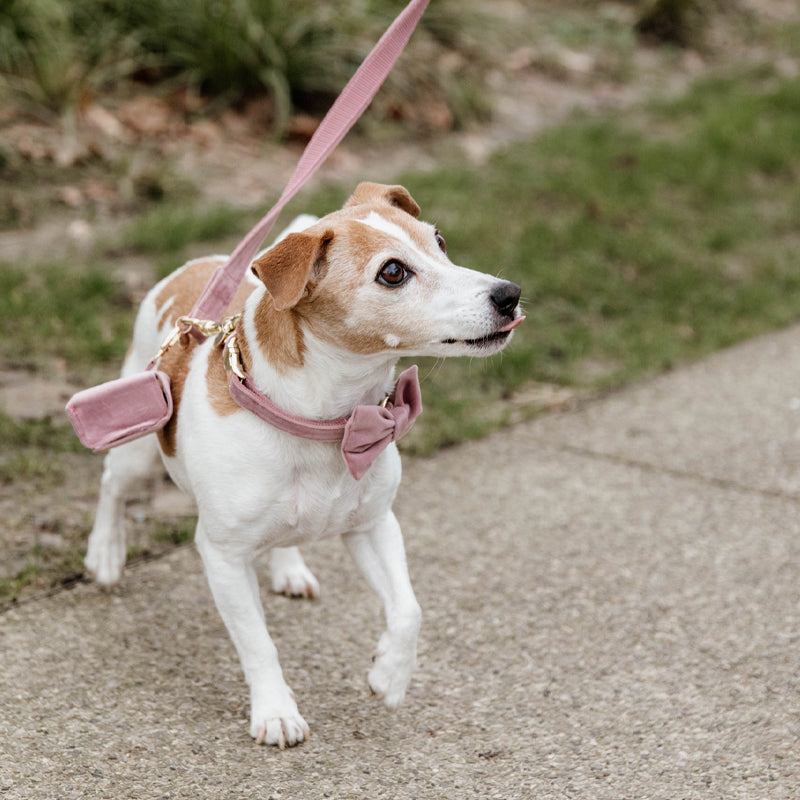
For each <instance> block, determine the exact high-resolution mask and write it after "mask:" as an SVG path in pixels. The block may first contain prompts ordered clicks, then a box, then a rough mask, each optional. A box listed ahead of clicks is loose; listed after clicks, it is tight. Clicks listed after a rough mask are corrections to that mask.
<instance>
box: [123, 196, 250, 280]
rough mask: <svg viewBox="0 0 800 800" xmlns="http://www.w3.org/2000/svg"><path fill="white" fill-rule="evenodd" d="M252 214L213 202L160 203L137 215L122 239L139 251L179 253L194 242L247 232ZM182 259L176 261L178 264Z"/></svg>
mask: <svg viewBox="0 0 800 800" xmlns="http://www.w3.org/2000/svg"><path fill="white" fill-rule="evenodd" d="M248 220H250V215H248V214H245V213H243V212H242V210H241V209H239V208H234V207H232V206H226V205H214V206H210V207H208V208H202V207H198V206H196V205H193V204H192V205H188V206H187V205H172V204H169V203H167V204H164V205H157V206H155V207H153V208H151V209H150V210H149V211H147V212H146V213H145V214H142V215H141V216H139V217H137V218H136V220H135V221H134V222H133V223H132V224H131V225H130V226H129V227H128V229H127V230H126V232H125V233H124V235H123V239H122V243H123V245H125V246H126V247H129V248H131V249H133V250H136V251H137V252H140V253H160V254H169V255H172V254H176V253H180V252H181V251H182V250H183V248H184V247H186V246H187V245H190V244H192V243H195V242H210V241H214V240H217V239H220V238H222V237H225V236H229V235H231V234H236V233H242V234H244V233H246V231H247V227H246V224H247V221H248ZM179 263H180V262H176V263H175V265H174V266H173V268H174V267H175V266H178V265H179Z"/></svg>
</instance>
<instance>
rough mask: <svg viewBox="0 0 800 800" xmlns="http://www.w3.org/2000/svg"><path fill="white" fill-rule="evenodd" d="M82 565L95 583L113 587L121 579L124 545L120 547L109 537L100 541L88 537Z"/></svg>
mask: <svg viewBox="0 0 800 800" xmlns="http://www.w3.org/2000/svg"><path fill="white" fill-rule="evenodd" d="M83 563H84V565H85V566H86V569H87V570H88V571H89V574H90V575H91V577H92V578H93V579H94V580H95V581H97V583H100V584H102V585H104V586H113V585H114V584H115V583H119V580H120V578H121V577H122V568H123V567H124V566H125V545H124V544H122V545H120V544H119V542H118V541H117V540H116V539H115V538H111V537H105V538H104V539H102V540H100V541H98V539H97V537H90V538H89V547H88V549H87V551H86V558H85V559H84V560H83Z"/></svg>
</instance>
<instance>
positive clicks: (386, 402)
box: [378, 394, 389, 408]
mask: <svg viewBox="0 0 800 800" xmlns="http://www.w3.org/2000/svg"><path fill="white" fill-rule="evenodd" d="M388 402H389V395H388V394H387V395H386V397H384V398H383V400H381V401H380V403H378V405H379V406H380V407H381V408H386V405H387V404H388Z"/></svg>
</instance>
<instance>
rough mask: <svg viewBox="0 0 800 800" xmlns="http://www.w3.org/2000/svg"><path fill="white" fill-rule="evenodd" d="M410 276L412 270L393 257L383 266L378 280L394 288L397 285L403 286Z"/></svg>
mask: <svg viewBox="0 0 800 800" xmlns="http://www.w3.org/2000/svg"><path fill="white" fill-rule="evenodd" d="M409 277H411V272H410V271H409V270H407V269H406V267H405V265H404V264H403V263H401V262H400V261H397V259H394V258H393V259H392V260H391V261H387V262H386V263H385V264H384V265H383V266H382V267H381V271H380V272H379V273H378V277H377V278H376V280H377V281H378V283H380V284H382V285H383V286H388V287H389V288H391V289H394V288H395V287H396V286H402V285H403V284H404V283H405V282H406V281H407V280H408V279H409Z"/></svg>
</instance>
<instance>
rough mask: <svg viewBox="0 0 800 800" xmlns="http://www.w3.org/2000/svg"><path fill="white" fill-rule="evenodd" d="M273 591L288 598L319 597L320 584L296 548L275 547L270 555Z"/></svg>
mask: <svg viewBox="0 0 800 800" xmlns="http://www.w3.org/2000/svg"><path fill="white" fill-rule="evenodd" d="M269 566H270V571H271V573H272V591H273V592H275V594H285V595H286V596H287V597H312V598H313V597H319V583H318V582H317V579H316V578H315V577H314V575H313V574H312V572H311V570H310V569H309V568H308V567H307V566H306V563H305V561H303V556H301V555H300V551H299V550H298V549H297V548H296V547H275V548H273V549H272V551H271V552H270V554H269Z"/></svg>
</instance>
